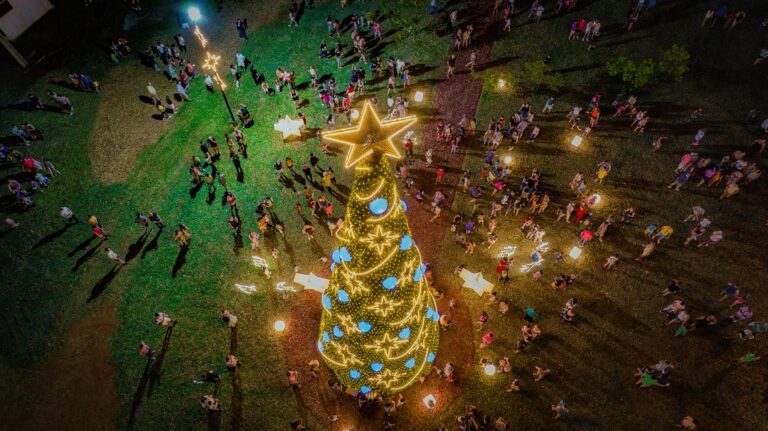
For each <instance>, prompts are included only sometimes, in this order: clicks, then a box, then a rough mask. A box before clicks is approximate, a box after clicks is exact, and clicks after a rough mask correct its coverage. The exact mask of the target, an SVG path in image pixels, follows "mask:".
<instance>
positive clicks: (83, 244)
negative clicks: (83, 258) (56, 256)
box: [67, 235, 96, 257]
mask: <svg viewBox="0 0 768 431" xmlns="http://www.w3.org/2000/svg"><path fill="white" fill-rule="evenodd" d="M94 239H96V236H94V235H91V236H89V237H88V239H86V240H85V241H83V242H81V243H80V244H78V245H77V247H75V248H73V249H72V251H70V252H69V253H67V257H73V256H74V255H76V254H77V253H78V252H80V251H83V250H85V249H86V248H88V245H89V244H90V243H92V242H93V240H94Z"/></svg>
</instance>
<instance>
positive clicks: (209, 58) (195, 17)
mask: <svg viewBox="0 0 768 431" xmlns="http://www.w3.org/2000/svg"><path fill="white" fill-rule="evenodd" d="M187 15H188V16H189V19H190V20H191V21H192V23H195V30H194V32H193V33H194V35H195V37H197V40H198V41H199V42H200V45H201V46H202V47H203V49H207V48H208V39H206V37H205V35H204V34H203V32H202V31H201V30H200V26H198V25H197V24H196V23H197V22H198V21H200V19H201V18H202V16H203V15H202V13H200V9H199V8H197V7H196V6H192V7H190V8H189V9H187ZM220 59H221V56H218V55H214V54H211V52H210V51H207V50H206V51H205V61H204V62H203V69H206V70H210V71H211V73H212V74H213V79H214V81H216V84H217V85H218V86H219V90H221V96H222V97H223V98H224V104H226V105H227V111H229V118H231V119H232V123H233V124H235V123H237V120H235V114H233V113H232V107H231V106H230V105H229V99H227V93H226V92H225V91H224V90H225V89H226V88H227V84H225V83H224V81H223V80H222V79H221V76H220V75H219V71H218V70H217V67H218V65H219V60H220Z"/></svg>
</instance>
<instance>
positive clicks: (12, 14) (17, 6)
mask: <svg viewBox="0 0 768 431" xmlns="http://www.w3.org/2000/svg"><path fill="white" fill-rule="evenodd" d="M3 3H7V4H9V5H10V6H11V10H9V11H8V12H7V13H5V14H3V15H2V16H0V30H2V31H3V33H5V37H7V38H8V39H9V40H15V39H16V38H17V37H19V36H21V34H22V33H24V32H25V31H27V29H28V28H29V27H31V26H32V24H34V23H35V22H36V21H37V20H38V19H40V18H42V16H43V15H45V14H46V13H47V12H48V11H49V10H51V9H53V6H52V5H51V3H50V2H48V0H0V10H2V9H3V7H2V6H3ZM5 7H6V8H7V6H5Z"/></svg>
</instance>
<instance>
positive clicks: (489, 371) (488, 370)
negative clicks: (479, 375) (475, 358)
mask: <svg viewBox="0 0 768 431" xmlns="http://www.w3.org/2000/svg"><path fill="white" fill-rule="evenodd" d="M483 370H484V371H485V375H486V376H492V375H494V374H496V365H493V364H485V367H483Z"/></svg>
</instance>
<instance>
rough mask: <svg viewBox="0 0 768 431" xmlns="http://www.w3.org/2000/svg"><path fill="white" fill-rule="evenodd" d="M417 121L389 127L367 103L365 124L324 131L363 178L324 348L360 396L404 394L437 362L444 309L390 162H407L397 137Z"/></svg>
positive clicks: (338, 260) (349, 219)
mask: <svg viewBox="0 0 768 431" xmlns="http://www.w3.org/2000/svg"><path fill="white" fill-rule="evenodd" d="M415 121H416V120H415V118H414V117H407V118H401V119H398V120H395V121H389V122H384V123H382V122H381V121H380V120H379V118H378V116H377V115H376V113H375V111H374V110H373V108H372V107H371V106H370V105H369V104H368V103H366V104H365V106H364V108H363V113H362V114H361V116H360V122H359V124H358V126H357V127H354V128H349V129H342V130H336V131H331V132H325V133H323V138H324V139H326V140H328V141H332V142H336V143H340V144H344V145H348V146H349V147H350V149H349V152H348V153H347V158H346V163H345V164H346V167H348V168H349V167H354V169H355V175H354V181H353V183H352V191H351V192H350V195H349V202H348V203H347V213H346V217H345V223H344V226H343V227H342V228H341V229H339V230H337V231H336V238H337V240H338V248H337V249H335V250H334V251H333V253H332V256H331V257H332V259H333V264H332V271H333V272H332V275H331V280H330V284H329V286H328V289H326V291H325V292H324V294H323V296H322V302H323V316H322V320H321V322H320V339H319V340H318V342H317V347H318V349H319V350H320V353H321V354H322V356H323V358H324V359H325V361H326V363H327V364H328V366H329V367H331V369H332V370H333V371H334V372H335V373H336V376H337V378H338V379H339V380H340V381H341V382H342V383H344V384H345V385H346V386H347V387H348V388H349V389H351V390H352V391H360V392H362V393H367V392H370V391H379V392H380V393H384V394H389V393H394V392H397V391H400V390H402V389H405V388H406V387H407V386H409V385H410V384H412V383H414V382H416V381H417V380H418V378H419V377H420V376H422V375H424V374H426V373H428V372H429V370H430V366H431V363H432V362H433V361H434V359H435V351H436V350H437V345H438V338H439V328H438V323H437V321H438V314H437V309H436V306H435V302H434V299H433V298H432V296H431V295H430V293H429V288H428V285H427V280H426V278H425V277H424V271H425V267H424V264H423V263H422V261H421V254H420V253H419V249H418V248H417V247H416V245H415V243H414V241H413V237H412V235H411V230H410V228H409V226H408V219H407V217H406V215H405V213H406V205H405V202H404V201H402V200H401V199H400V195H399V193H398V190H397V184H396V183H395V178H394V176H393V174H392V166H391V165H390V163H389V160H388V159H387V157H386V156H389V157H393V158H400V153H399V151H398V150H397V148H396V147H395V145H394V144H393V143H392V141H391V138H392V137H393V136H395V135H397V134H399V133H401V132H402V131H404V130H405V129H406V128H407V127H408V126H410V125H411V124H413V123H414V122H415Z"/></svg>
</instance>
